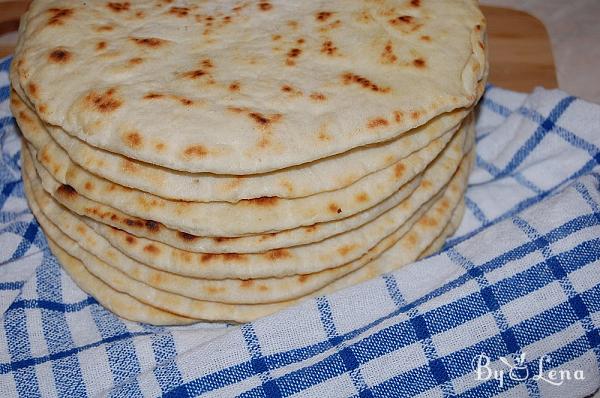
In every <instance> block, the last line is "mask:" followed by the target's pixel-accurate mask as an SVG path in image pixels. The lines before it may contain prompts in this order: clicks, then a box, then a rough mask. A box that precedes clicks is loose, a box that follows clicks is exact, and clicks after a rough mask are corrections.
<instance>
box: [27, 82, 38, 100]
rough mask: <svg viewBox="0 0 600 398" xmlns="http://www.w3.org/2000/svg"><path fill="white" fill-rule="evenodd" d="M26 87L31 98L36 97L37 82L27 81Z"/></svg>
mask: <svg viewBox="0 0 600 398" xmlns="http://www.w3.org/2000/svg"><path fill="white" fill-rule="evenodd" d="M27 89H28V91H29V95H31V96H32V97H33V98H38V87H37V84H35V83H29V84H28V85H27Z"/></svg>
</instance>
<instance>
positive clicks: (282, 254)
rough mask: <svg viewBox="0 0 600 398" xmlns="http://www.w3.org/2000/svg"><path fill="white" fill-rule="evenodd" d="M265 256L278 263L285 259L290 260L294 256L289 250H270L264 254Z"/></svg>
mask: <svg viewBox="0 0 600 398" xmlns="http://www.w3.org/2000/svg"><path fill="white" fill-rule="evenodd" d="M263 256H265V257H266V258H268V259H269V260H272V261H277V260H283V259H285V258H290V257H292V254H291V253H290V252H289V250H286V249H276V250H270V251H268V252H266V253H264V254H263Z"/></svg>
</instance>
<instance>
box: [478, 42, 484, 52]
mask: <svg viewBox="0 0 600 398" xmlns="http://www.w3.org/2000/svg"><path fill="white" fill-rule="evenodd" d="M479 47H481V49H482V50H485V45H484V44H483V42H481V41H480V42H479Z"/></svg>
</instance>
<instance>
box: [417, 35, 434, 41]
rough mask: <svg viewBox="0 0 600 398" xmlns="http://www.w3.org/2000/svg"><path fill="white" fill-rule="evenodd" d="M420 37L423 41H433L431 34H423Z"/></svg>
mask: <svg viewBox="0 0 600 398" xmlns="http://www.w3.org/2000/svg"><path fill="white" fill-rule="evenodd" d="M420 39H421V40H422V41H431V36H428V35H423V36H421V37H420Z"/></svg>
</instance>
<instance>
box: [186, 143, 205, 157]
mask: <svg viewBox="0 0 600 398" xmlns="http://www.w3.org/2000/svg"><path fill="white" fill-rule="evenodd" d="M183 155H184V156H185V157H188V158H190V157H195V158H201V157H204V156H206V155H208V150H207V149H206V148H205V147H204V146H202V145H192V146H189V147H187V148H186V149H185V150H184V151H183Z"/></svg>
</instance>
